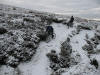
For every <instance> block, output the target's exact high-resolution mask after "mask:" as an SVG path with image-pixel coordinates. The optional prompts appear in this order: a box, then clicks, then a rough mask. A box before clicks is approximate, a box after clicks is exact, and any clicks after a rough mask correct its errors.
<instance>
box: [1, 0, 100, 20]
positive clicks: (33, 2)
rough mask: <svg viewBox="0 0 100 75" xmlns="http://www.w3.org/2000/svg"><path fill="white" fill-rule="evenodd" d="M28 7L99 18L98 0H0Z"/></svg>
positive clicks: (99, 6)
mask: <svg viewBox="0 0 100 75" xmlns="http://www.w3.org/2000/svg"><path fill="white" fill-rule="evenodd" d="M0 2H1V3H4V4H9V5H14V6H19V7H24V8H28V9H34V10H40V11H46V12H54V13H60V14H67V15H75V16H79V17H84V18H90V19H100V0H0Z"/></svg>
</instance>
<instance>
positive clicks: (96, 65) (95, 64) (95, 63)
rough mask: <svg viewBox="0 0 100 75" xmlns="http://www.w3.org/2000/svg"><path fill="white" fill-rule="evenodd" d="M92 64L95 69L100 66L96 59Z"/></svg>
mask: <svg viewBox="0 0 100 75" xmlns="http://www.w3.org/2000/svg"><path fill="white" fill-rule="evenodd" d="M90 64H91V65H94V66H95V68H96V69H98V66H99V64H98V61H97V60H96V59H93V60H91V62H90Z"/></svg>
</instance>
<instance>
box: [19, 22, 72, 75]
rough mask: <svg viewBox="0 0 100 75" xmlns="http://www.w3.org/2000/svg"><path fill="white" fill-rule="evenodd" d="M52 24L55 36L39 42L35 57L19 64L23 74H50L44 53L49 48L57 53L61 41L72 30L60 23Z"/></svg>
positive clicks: (48, 50)
mask: <svg viewBox="0 0 100 75" xmlns="http://www.w3.org/2000/svg"><path fill="white" fill-rule="evenodd" d="M52 26H53V28H54V31H55V34H56V38H55V39H53V40H52V41H50V42H48V43H46V42H41V43H40V46H39V47H38V49H37V54H36V55H35V57H34V58H33V59H32V60H31V61H30V62H28V63H22V64H21V65H19V68H20V70H21V72H22V74H23V75H34V74H35V75H50V74H49V73H50V70H49V61H48V59H47V57H46V54H47V53H48V52H50V51H51V50H56V51H57V53H59V52H60V46H61V43H62V42H64V41H65V40H66V38H67V36H68V34H70V32H71V31H72V30H73V29H72V28H71V29H67V27H66V26H64V25H62V24H55V23H54V24H52Z"/></svg>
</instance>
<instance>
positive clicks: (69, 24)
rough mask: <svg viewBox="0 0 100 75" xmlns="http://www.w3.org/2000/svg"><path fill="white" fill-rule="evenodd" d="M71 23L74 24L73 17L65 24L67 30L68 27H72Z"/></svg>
mask: <svg viewBox="0 0 100 75" xmlns="http://www.w3.org/2000/svg"><path fill="white" fill-rule="evenodd" d="M73 22H74V17H73V16H71V18H70V20H69V22H68V23H67V25H68V28H69V27H73Z"/></svg>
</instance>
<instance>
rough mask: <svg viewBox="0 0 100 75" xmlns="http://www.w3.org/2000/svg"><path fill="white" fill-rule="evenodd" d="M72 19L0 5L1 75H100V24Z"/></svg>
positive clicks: (76, 18)
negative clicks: (50, 32) (48, 37)
mask: <svg viewBox="0 0 100 75" xmlns="http://www.w3.org/2000/svg"><path fill="white" fill-rule="evenodd" d="M69 19H70V16H65V15H58V14H52V13H47V12H39V11H33V10H29V9H24V8H19V7H13V6H8V5H3V4H0V75H100V57H99V56H100V22H99V21H94V20H86V19H81V18H78V17H75V21H74V24H73V26H72V27H69V28H68V26H67V22H68V21H69ZM48 25H51V26H52V27H53V28H54V33H55V38H54V39H51V40H49V41H47V40H45V39H43V37H42V36H41V35H44V33H45V29H46V26H48Z"/></svg>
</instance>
